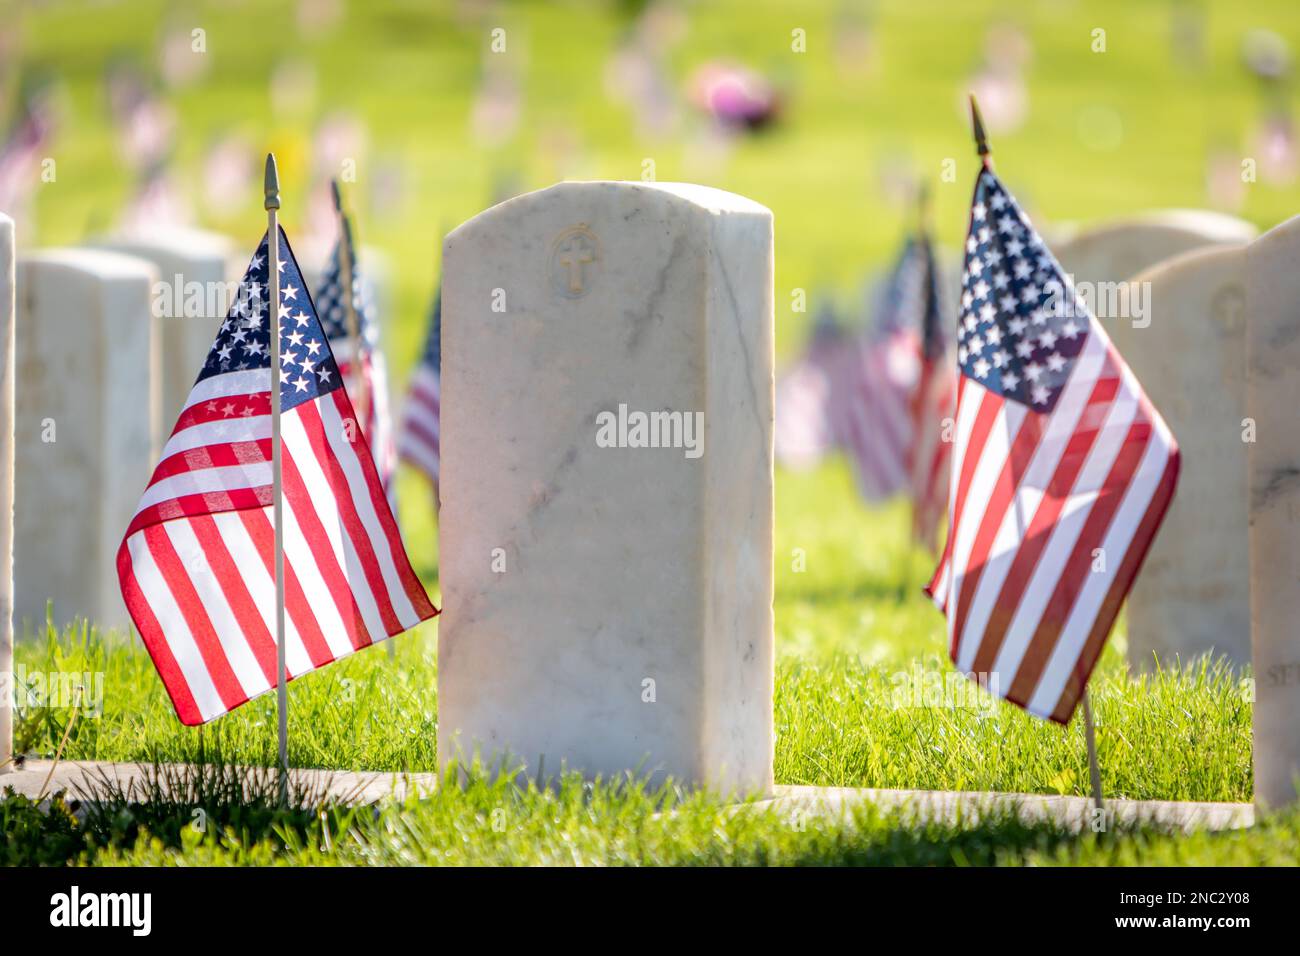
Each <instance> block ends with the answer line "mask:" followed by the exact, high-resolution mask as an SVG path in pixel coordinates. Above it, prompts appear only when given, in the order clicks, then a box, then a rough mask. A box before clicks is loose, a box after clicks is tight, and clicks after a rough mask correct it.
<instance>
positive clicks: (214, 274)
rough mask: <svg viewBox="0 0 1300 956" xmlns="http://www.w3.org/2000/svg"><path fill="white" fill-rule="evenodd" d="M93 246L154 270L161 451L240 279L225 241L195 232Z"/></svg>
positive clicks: (122, 239)
mask: <svg viewBox="0 0 1300 956" xmlns="http://www.w3.org/2000/svg"><path fill="white" fill-rule="evenodd" d="M95 245H96V246H98V247H100V248H103V249H110V250H115V251H117V252H124V253H126V254H128V255H133V256H138V257H139V258H141V259H145V260H147V261H148V262H152V263H153V264H154V266H155V267H157V269H158V284H157V286H156V287H155V289H154V292H153V309H154V316H155V318H157V319H158V320H159V324H158V331H159V335H160V344H159V350H160V364H161V374H162V384H161V389H162V397H161V405H160V414H161V416H162V418H161V422H160V428H161V431H160V432H156V433H155V434H154V437H153V441H154V447H155V449H156V450H158V451H161V449H162V445H163V443H164V442H165V441H166V439H167V436H168V435H169V434H170V432H171V429H172V427H173V426H174V425H175V423H176V419H177V417H178V416H179V415H180V413H181V409H183V408H184V407H185V402H186V399H188V398H189V394H190V390H191V389H193V387H194V381H195V379H197V378H198V374H199V369H200V368H202V366H203V363H204V361H206V360H207V357H208V351H209V350H210V349H211V348H212V341H213V339H214V338H216V334H217V326H219V325H220V324H221V321H222V319H223V318H224V317H225V315H226V312H227V310H228V309H229V307H230V305H231V304H232V303H233V301H234V293H235V289H236V287H237V286H238V282H239V276H240V272H239V271H238V269H237V268H236V269H232V259H233V254H234V247H233V244H232V243H231V242H230V240H229V239H227V238H226V237H225V236H222V235H220V234H218V233H212V232H204V231H201V230H197V229H166V230H160V231H157V232H154V233H149V234H147V235H145V234H132V235H130V236H126V237H114V238H110V239H104V240H101V241H99V242H97V243H95Z"/></svg>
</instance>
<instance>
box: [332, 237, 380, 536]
mask: <svg viewBox="0 0 1300 956" xmlns="http://www.w3.org/2000/svg"><path fill="white" fill-rule="evenodd" d="M347 241H348V239H347V236H346V235H345V236H344V237H342V238H340V239H339V241H338V244H337V245H335V247H334V251H333V253H331V255H330V258H329V263H328V264H327V265H326V267H325V274H324V275H323V276H322V277H321V285H320V291H319V292H318V293H317V295H316V302H317V306H316V309H317V312H318V313H319V315H320V321H321V325H322V327H324V329H325V335H326V337H327V338H328V339H329V343H330V349H331V350H332V351H333V352H334V358H335V360H336V361H337V362H338V363H339V370H340V371H341V372H342V373H343V380H344V381H345V382H346V383H347V388H348V393H349V394H350V395H353V396H356V397H357V404H358V405H360V406H361V415H362V427H361V432H362V434H363V435H365V438H366V441H367V443H369V445H370V453H371V454H372V455H373V456H374V459H375V467H376V468H377V469H378V470H379V480H380V481H382V482H383V485H384V490H385V492H387V494H388V498H389V503H390V504H394V503H395V497H394V496H395V493H396V485H395V482H394V481H393V477H394V475H395V473H396V471H397V447H396V444H395V442H394V439H393V424H392V417H391V414H390V411H389V404H388V370H387V366H386V365H385V363H384V353H383V351H382V350H381V349H380V347H379V324H378V322H376V321H375V314H374V312H375V310H374V297H373V296H372V295H371V294H370V291H369V287H368V286H367V284H366V283H365V281H364V280H363V279H362V275H361V271H360V269H359V268H358V267H357V260H356V256H355V254H353V255H352V303H353V308H354V309H355V310H356V314H357V333H358V336H359V338H360V347H359V348H358V344H357V343H356V342H354V341H353V339H352V329H351V328H350V327H349V322H348V314H347V306H346V304H345V301H344V299H343V260H342V258H341V256H342V255H343V253H344V245H343V244H344V243H345V242H347ZM357 353H360V361H359V362H358V361H356V356H357ZM358 373H359V374H358ZM394 510H396V508H394Z"/></svg>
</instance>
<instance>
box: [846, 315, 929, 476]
mask: <svg viewBox="0 0 1300 956" xmlns="http://www.w3.org/2000/svg"><path fill="white" fill-rule="evenodd" d="M917 355H918V342H917V337H916V333H915V332H914V331H912V330H911V329H898V330H896V331H893V332H889V333H887V334H885V335H883V336H879V337H876V336H870V335H867V336H863V337H862V338H860V339H858V340H857V341H856V342H854V343H852V344H851V345H850V346H847V347H846V348H844V349H843V350H842V354H841V355H840V356H839V358H838V360H837V361H835V362H833V363H832V364H831V366H830V368H831V376H832V384H831V415H832V429H833V431H834V433H835V435H836V440H837V442H838V443H839V444H840V445H841V446H842V447H843V448H844V450H845V451H846V452H847V454H848V456H849V459H850V461H851V462H852V463H853V472H854V475H855V477H856V479H857V484H858V490H859V492H860V493H861V494H862V496H863V498H865V499H866V500H867V501H884V500H886V499H888V498H890V497H892V496H893V495H896V494H898V493H899V492H900V491H902V490H904V489H905V488H907V487H908V484H909V481H910V468H911V451H912V413H911V407H910V402H911V395H912V391H913V389H914V388H915V387H916V380H917V374H918V371H919V366H918V361H917Z"/></svg>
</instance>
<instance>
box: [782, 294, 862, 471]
mask: <svg viewBox="0 0 1300 956" xmlns="http://www.w3.org/2000/svg"><path fill="white" fill-rule="evenodd" d="M847 348H848V339H847V336H846V335H845V333H844V330H843V329H842V328H840V325H839V322H838V321H837V320H836V318H835V313H834V312H833V311H832V310H831V309H830V307H829V306H823V307H822V309H821V311H820V312H818V314H817V320H816V322H815V323H814V325H813V333H812V340H811V341H810V342H809V344H808V349H807V351H806V352H805V353H804V354H803V355H802V356H800V357H799V359H798V360H797V361H795V362H794V363H792V364H791V365H790V367H789V368H787V369H785V370H784V371H783V372H782V373H781V377H780V378H779V379H778V380H777V383H776V428H775V431H774V434H773V446H774V450H775V454H776V457H777V459H778V460H779V461H780V462H781V464H783V465H785V466H786V467H787V468H791V469H793V470H796V471H806V470H808V469H810V468H813V467H815V466H816V465H819V464H821V461H822V459H823V458H824V457H825V455H826V453H827V452H828V451H829V450H830V449H831V448H832V447H833V446H834V444H835V440H836V436H835V434H834V431H833V429H832V426H831V401H832V395H831V388H832V385H833V376H832V369H833V366H834V365H835V364H836V363H837V362H838V361H839V359H838V356H839V355H840V354H842V353H843V352H844V351H845V350H846V349H847Z"/></svg>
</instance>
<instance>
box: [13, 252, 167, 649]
mask: <svg viewBox="0 0 1300 956" xmlns="http://www.w3.org/2000/svg"><path fill="white" fill-rule="evenodd" d="M157 281H158V271H157V269H155V268H154V267H153V266H151V265H150V264H149V263H147V262H145V261H144V260H142V259H137V258H134V257H132V256H126V255H122V254H120V253H115V252H104V251H101V250H93V249H48V250H41V251H39V252H34V253H31V254H29V255H25V256H22V257H21V258H19V260H18V270H17V286H16V287H17V298H18V323H17V353H16V354H17V355H18V356H19V361H18V365H17V374H16V394H17V400H16V404H15V446H16V449H17V454H16V462H15V464H16V467H15V475H14V500H15V510H14V595H15V600H14V618H15V621H19V622H22V621H25V622H27V624H29V625H31V626H32V627H34V628H39V627H41V626H43V624H44V621H45V605H46V601H47V600H53V602H54V620H55V622H56V623H57V624H59V625H62V624H65V623H67V622H68V621H70V620H71V619H72V618H73V617H76V616H85V617H87V618H89V619H90V621H91V622H92V623H94V624H98V625H100V626H103V627H112V626H125V625H126V624H127V623H128V618H127V614H126V608H125V607H124V606H123V604H122V598H121V592H120V591H119V590H118V581H117V570H116V557H117V548H118V545H119V544H120V543H121V541H122V536H123V534H124V533H125V531H126V527H127V524H128V523H129V522H130V520H131V516H132V515H133V514H134V513H135V509H136V504H137V502H138V501H139V498H140V490H141V489H142V488H144V487H145V485H146V484H147V483H148V481H149V475H150V470H151V467H150V466H151V464H152V460H153V459H152V458H151V457H150V426H151V424H154V425H155V426H156V423H157V421H158V413H157V408H158V399H159V395H158V389H157V383H158V375H157V347H156V339H155V335H154V330H155V328H156V322H155V320H154V319H153V318H152V316H151V314H150V299H151V293H152V289H153V285H154V283H155V282H157Z"/></svg>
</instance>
